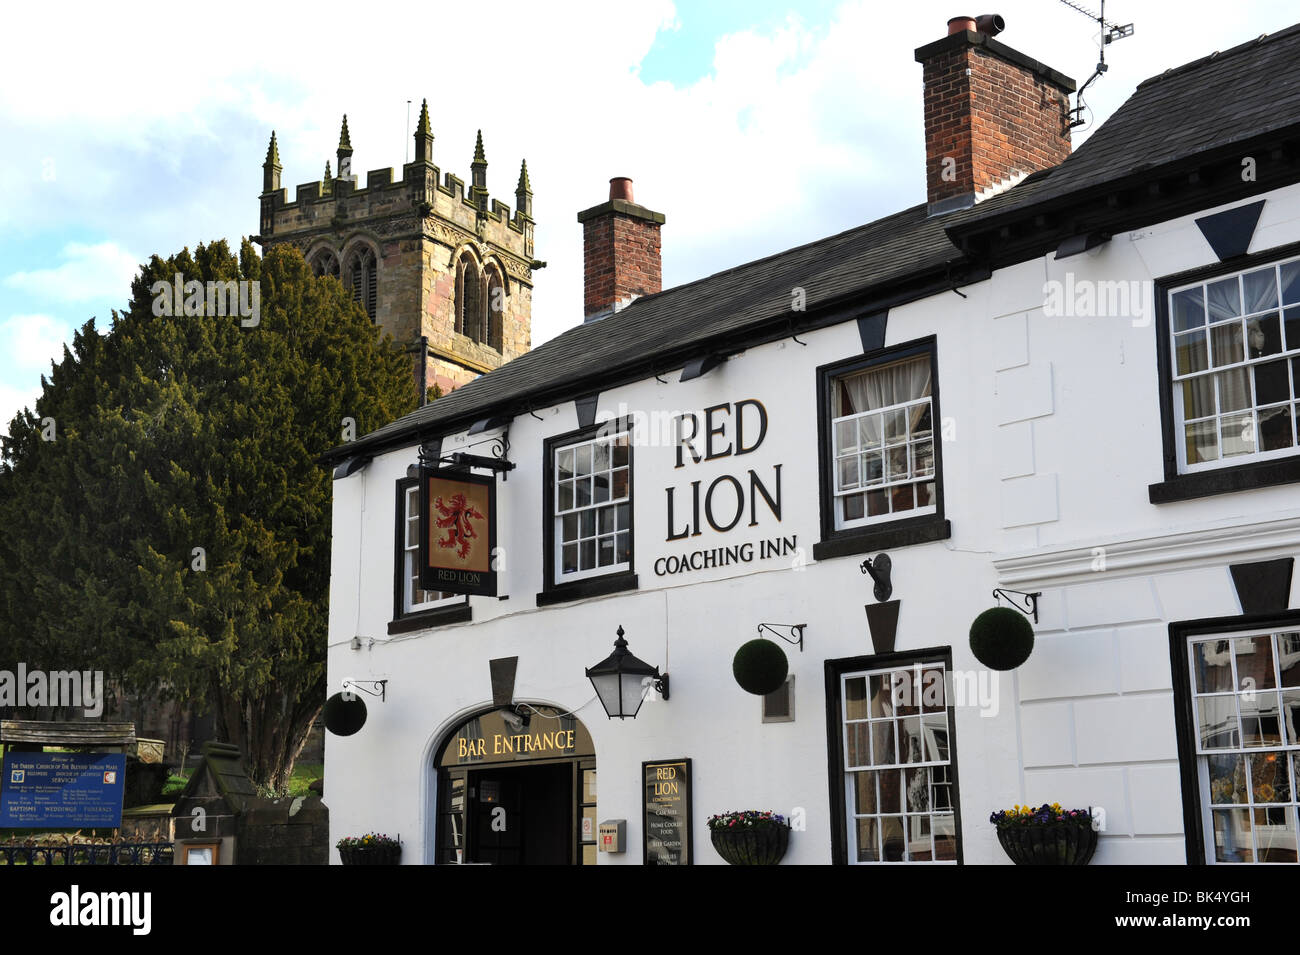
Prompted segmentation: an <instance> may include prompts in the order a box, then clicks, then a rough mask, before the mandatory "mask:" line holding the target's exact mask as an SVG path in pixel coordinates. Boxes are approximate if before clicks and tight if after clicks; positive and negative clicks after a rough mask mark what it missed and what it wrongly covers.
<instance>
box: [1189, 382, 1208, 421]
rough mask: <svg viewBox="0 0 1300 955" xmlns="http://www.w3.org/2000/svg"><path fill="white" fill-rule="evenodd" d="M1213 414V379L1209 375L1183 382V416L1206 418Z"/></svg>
mask: <svg viewBox="0 0 1300 955" xmlns="http://www.w3.org/2000/svg"><path fill="white" fill-rule="evenodd" d="M1212 414H1214V379H1213V378H1212V377H1211V376H1209V375H1200V376H1198V377H1196V378H1188V379H1187V380H1186V381H1184V382H1183V418H1184V419H1186V420H1189V421H1190V420H1191V419H1192V418H1206V417H1209V416H1210V415H1212Z"/></svg>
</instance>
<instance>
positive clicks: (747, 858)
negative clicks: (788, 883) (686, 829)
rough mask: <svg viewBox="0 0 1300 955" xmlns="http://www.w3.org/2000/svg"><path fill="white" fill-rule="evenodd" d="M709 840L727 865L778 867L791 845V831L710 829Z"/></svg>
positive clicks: (770, 828) (775, 827)
mask: <svg viewBox="0 0 1300 955" xmlns="http://www.w3.org/2000/svg"><path fill="white" fill-rule="evenodd" d="M709 838H710V839H711V840H712V842H713V848H714V849H716V850H717V851H718V855H720V856H722V858H723V859H725V860H726V861H727V864H728V865H779V864H780V862H781V859H782V858H784V857H785V850H786V849H787V848H788V847H789V845H790V827H789V826H764V827H763V828H761V829H713V830H711V831H710V832H709Z"/></svg>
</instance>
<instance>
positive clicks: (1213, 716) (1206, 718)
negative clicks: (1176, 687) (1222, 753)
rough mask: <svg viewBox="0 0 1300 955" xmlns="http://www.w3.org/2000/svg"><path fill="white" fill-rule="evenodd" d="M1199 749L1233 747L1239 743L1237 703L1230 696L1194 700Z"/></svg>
mask: <svg viewBox="0 0 1300 955" xmlns="http://www.w3.org/2000/svg"><path fill="white" fill-rule="evenodd" d="M1196 709H1197V713H1198V717H1199V720H1200V740H1201V749H1203V750H1209V749H1233V748H1235V747H1237V746H1240V745H1241V737H1240V735H1239V734H1238V732H1237V704H1236V700H1235V699H1234V698H1233V697H1231V696H1205V697H1201V699H1199V700H1197V701H1196Z"/></svg>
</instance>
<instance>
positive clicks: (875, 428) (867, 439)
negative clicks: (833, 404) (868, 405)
mask: <svg viewBox="0 0 1300 955" xmlns="http://www.w3.org/2000/svg"><path fill="white" fill-rule="evenodd" d="M883 427H884V426H883V425H882V424H881V422H880V415H875V414H872V415H867V416H866V417H865V418H859V419H858V445H859V447H862V448H864V449H865V448H878V447H880V435H881V429H882V428H883Z"/></svg>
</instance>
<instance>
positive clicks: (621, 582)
mask: <svg viewBox="0 0 1300 955" xmlns="http://www.w3.org/2000/svg"><path fill="white" fill-rule="evenodd" d="M636 589H637V578H636V574H633V573H621V574H611V575H610V576H608V577H588V578H587V579H586V580H575V581H574V582H573V583H571V584H560V585H559V586H556V587H548V588H547V589H546V590H543V591H542V592H541V593H540V594H538V595H537V606H539V607H548V606H550V605H551V604H561V603H568V602H569V601H571V600H582V599H583V598H585V597H601V596H604V595H605V594H615V593H618V592H619V591H621V590H636Z"/></svg>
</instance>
